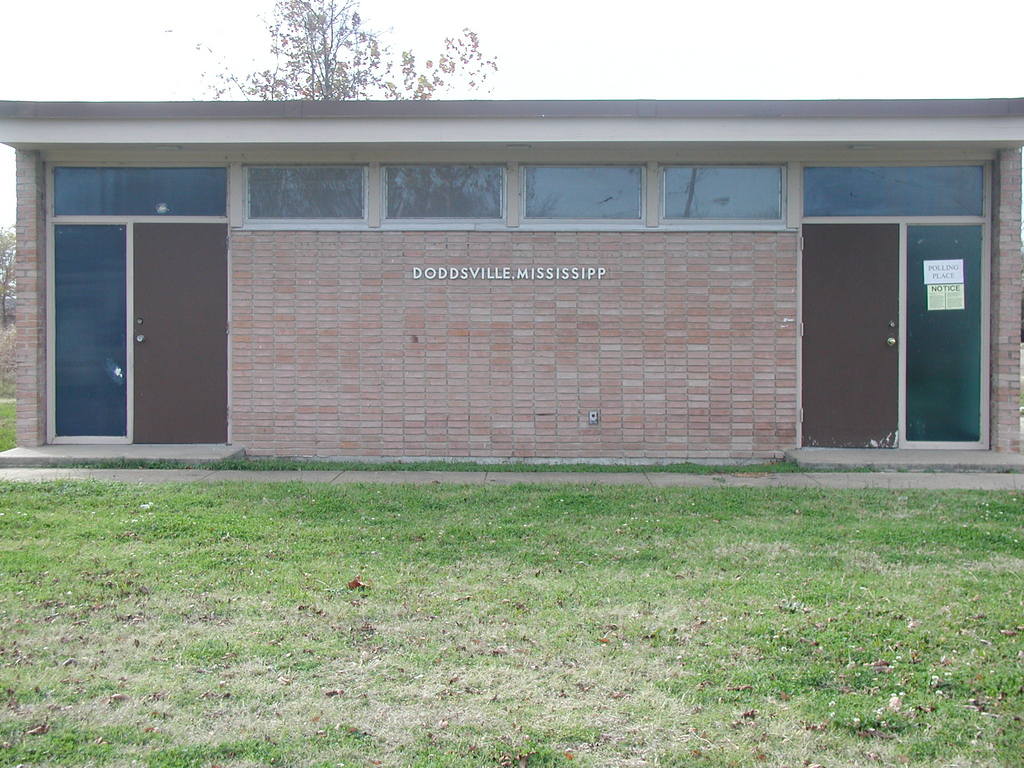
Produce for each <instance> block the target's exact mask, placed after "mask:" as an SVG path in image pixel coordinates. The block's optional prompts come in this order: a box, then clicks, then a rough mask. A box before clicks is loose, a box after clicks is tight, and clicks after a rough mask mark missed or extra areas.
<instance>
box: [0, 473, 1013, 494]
mask: <svg viewBox="0 0 1024 768" xmlns="http://www.w3.org/2000/svg"><path fill="white" fill-rule="evenodd" d="M53 480H99V481H103V482H112V483H133V484H143V483H231V482H243V483H288V482H301V483H330V484H332V485H340V484H344V483H390V484H400V483H415V484H427V483H461V484H465V485H513V484H516V483H540V484H545V485H548V484H556V483H568V484H573V485H643V486H647V487H653V488H671V487H679V488H889V489H915V488H916V489H925V490H951V489H965V490H984V491H1019V490H1024V474H1010V473H1005V472H1000V473H996V472H969V473H954V472H934V473H930V472H792V473H789V472H780V473H778V474H771V473H748V474H743V473H737V474H728V475H687V474H676V473H671V472H390V471H382V472H372V471H360V472H355V471H352V472H343V471H277V472H275V471H263V472H260V471H240V470H219V471H218V470H208V469H62V468H50V469H0V481H12V482H44V481H53Z"/></svg>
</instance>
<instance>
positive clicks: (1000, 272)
mask: <svg viewBox="0 0 1024 768" xmlns="http://www.w3.org/2000/svg"><path fill="white" fill-rule="evenodd" d="M992 182H993V194H992V304H991V308H990V311H991V323H992V325H991V355H992V359H991V371H992V379H991V445H992V449H993V450H995V451H1007V452H1016V451H1019V450H1020V411H1019V396H1020V320H1021V310H1020V302H1021V240H1020V227H1021V188H1020V185H1021V151H1020V149H1019V148H1018V149H1006V150H1002V151H1000V152H999V155H998V157H997V159H996V161H995V163H993V174H992Z"/></svg>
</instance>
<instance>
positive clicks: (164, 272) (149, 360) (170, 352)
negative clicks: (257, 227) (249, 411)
mask: <svg viewBox="0 0 1024 768" xmlns="http://www.w3.org/2000/svg"><path fill="white" fill-rule="evenodd" d="M133 246H134V282H135V289H134V297H135V298H134V301H135V306H134V312H133V326H132V330H133V336H134V341H133V342H132V344H133V346H134V350H135V369H134V370H135V390H134V391H135V398H134V403H135V429H134V441H135V442H136V443H223V442H226V441H227V391H228V387H227V335H226V333H227V227H226V226H225V225H223V224H170V223H168V224H163V223H161V224H136V225H135V236H134V239H133Z"/></svg>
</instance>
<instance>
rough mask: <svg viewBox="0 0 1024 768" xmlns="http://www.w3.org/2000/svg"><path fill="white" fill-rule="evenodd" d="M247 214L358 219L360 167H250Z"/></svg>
mask: <svg viewBox="0 0 1024 768" xmlns="http://www.w3.org/2000/svg"><path fill="white" fill-rule="evenodd" d="M249 218H252V219H361V218H363V169H362V168H360V167H353V166H347V167H345V166H327V167H313V166H297V167H293V168H250V169H249Z"/></svg>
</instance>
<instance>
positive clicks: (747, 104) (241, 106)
mask: <svg viewBox="0 0 1024 768" xmlns="http://www.w3.org/2000/svg"><path fill="white" fill-rule="evenodd" d="M901 117H902V118H970V117H1024V98H998V99H833V100H792V101H765V100H734V101H733V100H730V101H726V100H722V101H719V100H687V101H678V100H673V101H669V100H665V101H662V100H646V99H642V100H590V101H572V100H544V101H534V100H502V101H497V100H467V101H334V102H328V101H276V102H271V101H0V118H7V119H24V120H179V119H180V120H185V119H211V120H231V119H248V120H252V119H331V118H348V119H359V118H370V119H382V118H384V119H387V118H391V119H429V118H449V119H451V118H456V119H459V118H466V119H473V118H491V119H494V118H508V119H543V118H547V119H587V118H591V119H593V118H669V119H671V118H676V119H679V118H684V119H685V118H690V119H699V118H737V119H743V118H761V119H764V118H769V119H770V118H779V119H786V118H788V119H793V118H797V119H799V118H806V119H816V118H901Z"/></svg>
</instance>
